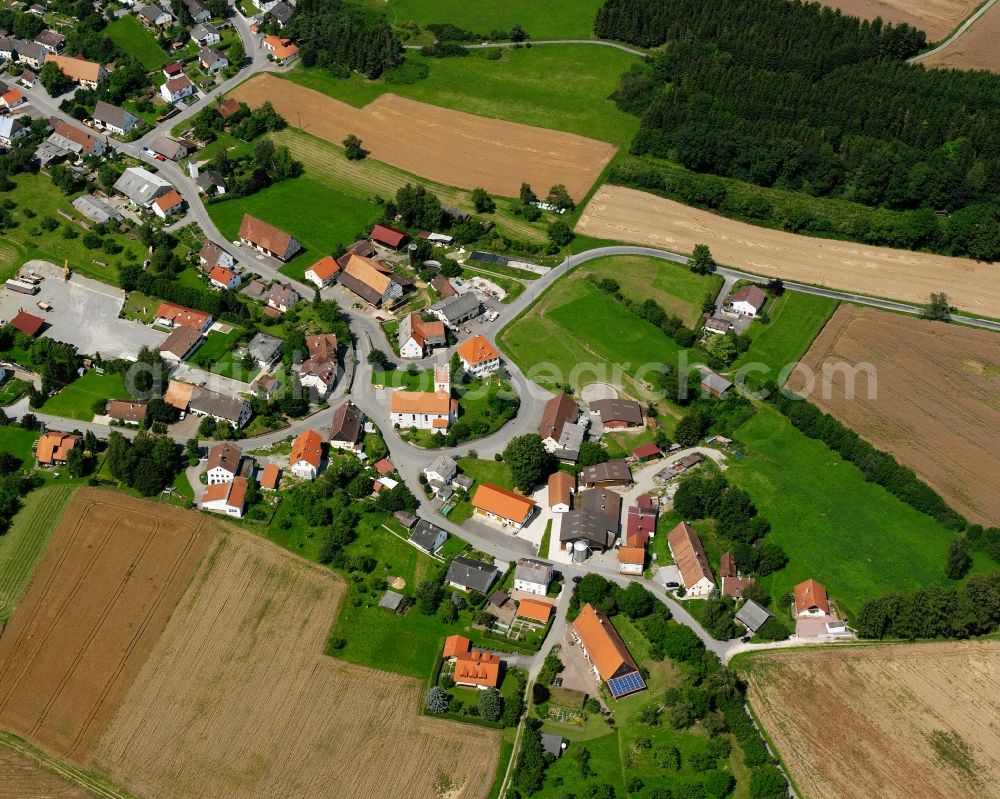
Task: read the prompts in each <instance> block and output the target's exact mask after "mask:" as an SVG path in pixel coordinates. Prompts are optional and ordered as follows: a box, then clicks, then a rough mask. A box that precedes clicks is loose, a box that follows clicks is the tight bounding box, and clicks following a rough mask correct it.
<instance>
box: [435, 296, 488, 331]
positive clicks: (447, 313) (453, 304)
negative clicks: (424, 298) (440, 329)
mask: <svg viewBox="0 0 1000 799" xmlns="http://www.w3.org/2000/svg"><path fill="white" fill-rule="evenodd" d="M442 296H446V297H447V295H442ZM479 305H480V303H479V298H478V297H477V296H476V295H475V293H474V292H471V291H470V292H468V293H467V294H456V295H455V296H454V297H447V299H443V300H441V301H440V302H436V303H434V304H433V305H432V306H431V310H432V311H436V312H437V313H440V314H441V315H442V316H444V318H445V319H447V320H448V324H450V325H453V324H456V322H457V321H458V320H460V319H466V318H468V317H469V315H470V314H475V313H477V312H478V311H479Z"/></svg>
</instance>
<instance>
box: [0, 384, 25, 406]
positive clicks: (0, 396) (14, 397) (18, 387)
mask: <svg viewBox="0 0 1000 799" xmlns="http://www.w3.org/2000/svg"><path fill="white" fill-rule="evenodd" d="M30 388H31V384H30V383H28V382H27V381H25V380H19V379H18V378H16V377H8V378H7V380H6V382H4V383H3V384H2V385H0V408H5V407H7V406H8V405H13V404H14V403H15V402H17V401H18V400H19V399H21V397H23V396H24V395H25V394H27V393H28V390H29V389H30Z"/></svg>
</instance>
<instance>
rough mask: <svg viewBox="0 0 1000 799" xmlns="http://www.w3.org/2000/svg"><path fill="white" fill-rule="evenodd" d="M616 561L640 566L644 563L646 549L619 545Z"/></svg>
mask: <svg viewBox="0 0 1000 799" xmlns="http://www.w3.org/2000/svg"><path fill="white" fill-rule="evenodd" d="M618 562H619V563H628V564H630V565H634V566H642V565H644V564H645V563H646V550H645V549H644V548H643V547H631V546H629V547H619V548H618Z"/></svg>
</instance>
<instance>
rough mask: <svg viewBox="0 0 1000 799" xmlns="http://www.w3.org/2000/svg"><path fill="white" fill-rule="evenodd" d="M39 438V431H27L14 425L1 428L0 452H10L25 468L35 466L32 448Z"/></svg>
mask: <svg viewBox="0 0 1000 799" xmlns="http://www.w3.org/2000/svg"><path fill="white" fill-rule="evenodd" d="M37 438H38V431H37V430H25V429H24V428H23V427H21V425H19V424H16V423H12V424H7V425H4V426H3V427H0V452H9V453H10V454H11V455H13V456H14V457H15V458H17V459H18V460H20V461H21V463H22V464H24V465H25V466H31V465H33V464H34V460H35V459H34V457H33V456H32V454H31V448H32V446H33V445H34V443H35V440H36V439H37Z"/></svg>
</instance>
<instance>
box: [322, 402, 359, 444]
mask: <svg viewBox="0 0 1000 799" xmlns="http://www.w3.org/2000/svg"><path fill="white" fill-rule="evenodd" d="M363 421H364V416H363V415H362V413H361V410H360V409H359V408H358V406H357V405H355V404H354V403H353V402H351V401H350V400H347V401H346V402H344V404H343V405H341V406H340V407H339V408H337V410H336V412H335V413H334V414H333V421H332V422H331V423H330V440H331V441H334V440H336V441H347V442H349V443H352V444H353V443H354V442H355V441H357V440H358V439H359V438H360V437H361V425H362V422H363Z"/></svg>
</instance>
